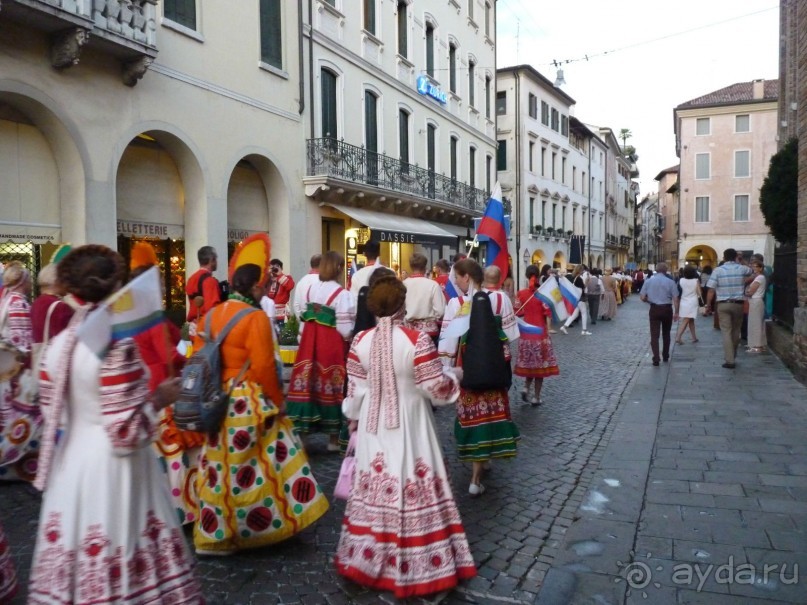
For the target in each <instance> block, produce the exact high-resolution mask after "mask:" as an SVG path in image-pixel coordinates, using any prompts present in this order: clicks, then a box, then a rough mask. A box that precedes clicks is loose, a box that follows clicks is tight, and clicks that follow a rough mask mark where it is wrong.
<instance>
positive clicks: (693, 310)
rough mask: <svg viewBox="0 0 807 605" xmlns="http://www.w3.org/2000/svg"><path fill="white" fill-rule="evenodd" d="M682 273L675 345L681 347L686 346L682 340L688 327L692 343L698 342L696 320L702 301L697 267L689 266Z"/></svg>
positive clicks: (679, 284)
mask: <svg viewBox="0 0 807 605" xmlns="http://www.w3.org/2000/svg"><path fill="white" fill-rule="evenodd" d="M682 271H683V277H681V279H679V280H678V288H679V290H680V291H681V305H680V308H679V311H680V313H679V315H680V319H679V323H678V331H677V332H676V333H675V344H679V345H682V344H684V341H683V340H681V339H682V338H683V336H684V332H686V329H687V327H689V334H690V336H691V337H692V342H698V335H697V334H696V333H695V318H696V317H697V316H698V307H699V306H700V301H701V300H702V299H701V297H702V293H701V285H700V280H699V279H698V272H697V271H695V267H693V266H692V265H687V266H686V267H684V268H683V269H682Z"/></svg>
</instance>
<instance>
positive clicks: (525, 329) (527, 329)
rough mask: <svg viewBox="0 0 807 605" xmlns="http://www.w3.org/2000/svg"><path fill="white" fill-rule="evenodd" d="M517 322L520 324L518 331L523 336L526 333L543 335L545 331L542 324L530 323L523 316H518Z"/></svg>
mask: <svg viewBox="0 0 807 605" xmlns="http://www.w3.org/2000/svg"><path fill="white" fill-rule="evenodd" d="M527 300H529V299H527ZM516 323H517V324H518V333H519V334H521V335H522V336H524V335H526V334H532V335H535V336H541V335H542V334H543V333H544V329H543V328H542V327H541V326H534V325H532V324H528V323H527V322H526V321H524V318H523V317H516Z"/></svg>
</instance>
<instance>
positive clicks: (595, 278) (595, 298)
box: [586, 269, 603, 325]
mask: <svg viewBox="0 0 807 605" xmlns="http://www.w3.org/2000/svg"><path fill="white" fill-rule="evenodd" d="M599 273H600V270H599V269H592V270H591V274H590V275H589V276H588V279H587V280H586V300H587V301H588V312H589V315H590V316H591V324H592V325H594V324H596V323H597V318H598V317H599V316H600V299H601V298H602V295H603V286H602V282H601V281H600V276H599Z"/></svg>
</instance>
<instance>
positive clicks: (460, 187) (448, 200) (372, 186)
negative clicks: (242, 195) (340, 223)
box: [303, 138, 510, 225]
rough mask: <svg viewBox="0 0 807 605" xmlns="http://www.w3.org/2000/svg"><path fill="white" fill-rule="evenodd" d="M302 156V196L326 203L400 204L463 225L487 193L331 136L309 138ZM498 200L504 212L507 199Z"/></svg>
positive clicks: (479, 210) (410, 210)
mask: <svg viewBox="0 0 807 605" xmlns="http://www.w3.org/2000/svg"><path fill="white" fill-rule="evenodd" d="M306 156H307V167H306V177H305V178H304V179H303V182H304V184H305V186H306V195H307V196H308V197H311V198H314V199H319V200H321V201H323V202H326V203H327V202H339V203H350V204H354V205H359V204H360V205H362V206H369V207H380V208H381V209H389V208H388V206H398V207H399V209H401V208H400V207H401V206H403V210H407V214H410V215H412V216H417V217H421V218H427V219H431V220H440V221H443V222H449V223H452V222H453V223H456V224H463V225H464V224H467V221H468V219H470V218H475V217H478V216H480V215H481V214H482V213H483V212H484V210H485V204H486V203H487V200H488V198H489V196H490V194H489V193H487V192H485V191H482V190H481V189H476V188H474V187H471V186H469V185H466V184H464V183H460V182H459V181H457V180H455V179H451V178H448V177H446V176H442V175H439V174H436V173H434V172H433V171H431V170H427V169H425V168H421V167H419V166H416V165H413V164H408V163H406V162H402V161H401V160H399V159H397V158H392V157H389V156H387V155H384V154H381V153H376V152H374V151H368V150H367V149H365V148H364V147H357V146H356V145H350V144H349V143H345V142H344V141H337V140H335V139H331V138H321V139H309V140H308V141H307V150H306ZM334 198H336V199H334ZM359 200H361V201H360V202H359ZM503 202H504V206H505V212H506V213H509V212H510V209H509V205H510V204H509V202H508V201H507V200H503Z"/></svg>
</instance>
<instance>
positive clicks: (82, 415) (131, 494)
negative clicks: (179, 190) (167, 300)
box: [28, 245, 204, 605]
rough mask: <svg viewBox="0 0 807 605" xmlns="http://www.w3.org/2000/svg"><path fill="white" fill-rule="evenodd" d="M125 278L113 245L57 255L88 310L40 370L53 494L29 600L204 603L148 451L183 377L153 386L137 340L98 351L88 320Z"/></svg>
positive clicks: (42, 483)
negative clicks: (87, 323) (149, 380)
mask: <svg viewBox="0 0 807 605" xmlns="http://www.w3.org/2000/svg"><path fill="white" fill-rule="evenodd" d="M124 277H125V266H124V263H123V258H122V257H121V256H120V255H119V254H118V253H117V252H114V251H113V250H110V249H109V248H107V247H106V246H97V245H89V246H81V247H78V248H75V249H73V250H72V251H71V252H70V253H69V254H67V256H65V257H64V259H63V260H62V261H61V262H60V263H59V268H58V279H59V281H60V283H62V284H64V286H65V288H66V289H67V291H68V292H69V293H70V294H72V295H73V296H74V297H75V298H76V299H77V300H79V301H81V306H80V307H79V308H78V309H77V310H76V312H75V314H74V315H73V319H72V320H71V321H70V324H69V325H68V327H67V329H66V330H64V331H63V332H61V333H60V334H59V335H58V336H56V337H55V338H54V339H53V340H52V341H51V342H50V344H49V345H48V348H47V349H46V350H45V352H44V353H43V360H42V365H41V366H40V402H41V405H42V409H43V414H44V416H45V428H44V431H43V435H42V448H41V450H40V457H39V471H38V473H37V477H36V481H35V482H34V485H35V486H36V487H37V488H39V489H41V490H44V494H43V497H42V509H41V513H40V522H39V530H38V532H37V541H36V548H35V550H34V559H33V563H32V566H31V583H30V590H29V594H28V603H29V605H40V604H41V605H45V604H51V603H89V602H94V603H146V602H148V603H176V604H193V605H196V604H200V603H203V602H204V600H203V598H202V595H201V591H200V588H199V585H198V583H197V581H196V579H195V578H194V576H193V560H192V558H191V557H190V556H189V555H188V552H187V548H186V545H185V539H184V536H183V535H182V531H181V529H180V527H179V524H178V522H177V519H176V515H175V513H174V508H173V505H172V503H171V500H170V496H169V494H168V489H167V482H166V479H165V476H164V475H163V473H162V471H161V470H160V468H159V466H158V463H157V459H156V457H155V456H154V454H153V452H152V451H151V448H150V445H151V442H152V441H153V440H154V437H155V432H156V428H157V422H158V413H159V411H160V410H162V409H163V408H164V407H165V406H167V405H169V404H170V403H171V402H172V401H174V400H175V399H176V397H177V395H178V394H179V380H178V379H175V380H167V381H164V382H162V383H161V384H159V385H158V386H157V387H156V388H155V389H154V390H153V391H152V392H151V393H150V392H149V388H148V371H147V370H146V367H145V365H144V364H143V361H142V359H141V357H140V353H139V352H138V347H137V345H136V344H135V342H134V340H133V339H131V338H123V339H121V340H117V341H113V342H111V343H104V342H103V341H102V342H101V343H100V344H101V345H103V344H107V346H106V347H103V346H101V347H99V346H98V344H99V343H98V342H97V340H98V334H96V333H95V332H93V331H92V330H91V329H88V328H87V327H86V325H85V320H86V319H87V317H88V313H90V312H91V311H92V310H93V309H94V308H95V307H96V306H97V304H98V303H99V302H101V301H102V300H103V299H105V298H107V297H108V296H109V295H110V294H112V293H113V292H115V291H116V290H118V289H119V288H120V287H121V284H122V283H123V281H124ZM99 312H105V311H104V310H99ZM82 328H84V329H83V330H82ZM99 349H100V350H101V351H102V352H101V353H100V354H99V353H98V352H97V351H98V350H99Z"/></svg>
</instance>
